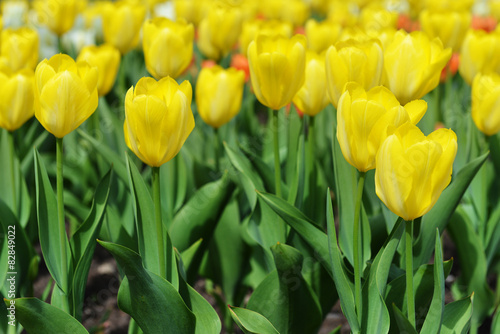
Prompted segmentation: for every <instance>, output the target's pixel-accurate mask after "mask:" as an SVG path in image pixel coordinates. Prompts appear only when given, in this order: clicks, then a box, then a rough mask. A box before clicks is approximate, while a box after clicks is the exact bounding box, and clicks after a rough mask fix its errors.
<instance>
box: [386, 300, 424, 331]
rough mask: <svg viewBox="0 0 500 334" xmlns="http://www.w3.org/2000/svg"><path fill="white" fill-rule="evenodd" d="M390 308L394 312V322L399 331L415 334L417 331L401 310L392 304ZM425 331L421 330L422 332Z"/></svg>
mask: <svg viewBox="0 0 500 334" xmlns="http://www.w3.org/2000/svg"><path fill="white" fill-rule="evenodd" d="M392 310H393V313H394V317H395V319H396V323H397V325H398V328H399V333H405V334H417V331H416V330H415V328H413V325H412V324H411V323H410V321H409V320H408V319H407V318H406V317H405V316H404V314H403V313H402V312H401V310H400V309H399V308H398V307H397V306H396V305H394V304H392ZM423 333H425V332H422V334H423Z"/></svg>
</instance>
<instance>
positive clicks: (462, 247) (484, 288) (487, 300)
mask: <svg viewBox="0 0 500 334" xmlns="http://www.w3.org/2000/svg"><path fill="white" fill-rule="evenodd" d="M448 231H449V232H450V236H451V238H452V239H453V241H454V243H455V245H456V246H457V252H458V256H457V258H458V260H459V261H460V268H461V275H460V276H459V277H458V279H457V281H456V283H455V285H454V286H453V287H452V292H453V293H454V295H455V297H458V298H461V297H463V296H467V295H469V294H471V293H474V301H475V303H474V313H473V316H472V322H473V323H476V324H477V325H479V324H481V323H482V322H483V321H484V319H485V318H486V317H487V316H489V315H491V313H492V312H493V309H494V306H495V296H494V294H493V292H492V291H491V289H490V288H489V286H488V282H487V281H486V278H487V273H488V268H487V266H486V255H485V253H484V246H483V243H482V240H481V238H480V237H479V236H478V235H477V233H476V231H475V230H474V228H473V223H472V221H471V220H470V219H469V218H468V216H467V214H466V213H465V211H464V210H463V209H462V207H459V208H458V209H457V211H456V212H455V214H454V215H453V223H452V224H450V225H448Z"/></svg>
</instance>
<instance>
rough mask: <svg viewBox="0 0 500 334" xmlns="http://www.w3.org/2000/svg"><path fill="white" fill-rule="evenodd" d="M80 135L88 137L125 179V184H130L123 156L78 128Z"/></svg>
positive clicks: (121, 177) (119, 175)
mask: <svg viewBox="0 0 500 334" xmlns="http://www.w3.org/2000/svg"><path fill="white" fill-rule="evenodd" d="M76 131H77V132H78V134H79V135H80V136H82V137H83V138H84V139H86V140H87V141H88V142H89V143H90V144H92V146H93V147H94V149H95V150H96V151H97V152H98V153H99V154H100V155H101V156H102V157H103V158H104V159H105V160H106V161H107V162H108V163H109V164H111V165H113V170H114V171H115V172H116V175H118V177H119V178H120V179H121V180H122V181H123V183H124V184H126V185H128V184H129V178H128V172H127V166H126V165H125V163H124V162H123V157H122V156H120V155H119V154H118V153H116V152H115V151H113V150H112V149H111V148H110V147H109V146H108V145H103V144H102V142H100V141H98V140H97V139H95V138H94V137H92V136H91V135H89V134H88V133H86V132H85V131H82V130H80V129H78V130H76Z"/></svg>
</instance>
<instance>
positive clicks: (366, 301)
mask: <svg viewBox="0 0 500 334" xmlns="http://www.w3.org/2000/svg"><path fill="white" fill-rule="evenodd" d="M403 232H404V224H403V219H402V218H399V219H398V221H397V223H396V225H394V228H393V229H392V232H391V234H390V235H389V237H388V238H387V240H386V241H385V243H384V245H383V246H382V248H380V250H379V252H378V254H377V256H376V257H375V259H374V260H373V263H372V264H371V266H370V269H369V273H368V280H367V282H366V283H365V284H364V285H363V291H362V297H363V308H362V322H361V326H362V329H361V331H362V332H363V333H373V334H375V333H388V332H389V327H390V317H389V310H388V309H387V306H386V304H385V301H384V297H385V292H386V287H387V278H388V276H389V269H390V267H391V263H392V259H393V257H394V254H395V253H396V250H397V248H398V245H399V241H400V239H401V236H402V235H403Z"/></svg>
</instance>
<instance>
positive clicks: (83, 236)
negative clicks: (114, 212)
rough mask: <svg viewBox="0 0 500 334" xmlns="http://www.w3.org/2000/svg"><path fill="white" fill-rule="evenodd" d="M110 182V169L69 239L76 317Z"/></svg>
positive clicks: (81, 302) (79, 311) (78, 312)
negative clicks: (87, 210) (88, 211)
mask: <svg viewBox="0 0 500 334" xmlns="http://www.w3.org/2000/svg"><path fill="white" fill-rule="evenodd" d="M110 182H111V169H110V170H109V171H108V173H106V175H104V177H103V178H102V180H101V182H99V184H98V185H97V189H96V192H95V196H94V201H93V202H92V208H91V209H90V213H89V215H88V217H87V219H86V220H85V221H84V222H83V224H82V225H80V227H79V228H78V230H77V231H76V232H75V233H74V234H73V237H72V238H71V240H70V244H71V250H72V252H73V263H75V264H76V267H75V272H74V275H73V310H74V312H75V314H76V318H77V319H80V318H81V311H82V308H83V299H84V297H85V287H86V285H87V277H88V273H89V269H90V264H91V262H92V257H93V255H94V249H95V246H96V238H97V235H98V233H99V231H100V230H101V225H102V221H103V217H104V211H105V210H106V204H107V202H108V195H109V186H110Z"/></svg>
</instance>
